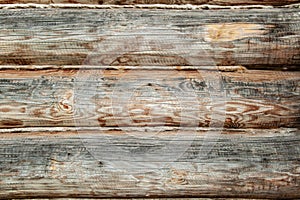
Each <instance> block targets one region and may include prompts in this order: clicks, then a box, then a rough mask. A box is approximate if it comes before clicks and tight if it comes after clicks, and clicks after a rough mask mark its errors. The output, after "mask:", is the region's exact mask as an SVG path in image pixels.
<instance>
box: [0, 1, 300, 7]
mask: <svg viewBox="0 0 300 200" xmlns="http://www.w3.org/2000/svg"><path fill="white" fill-rule="evenodd" d="M299 2H300V1H299V0H281V1H278V0H264V1H261V0H230V1H228V0H151V1H150V0H0V3H2V4H11V3H43V4H50V3H71V4H78V3H79V4H100V5H102V4H116V5H134V4H194V5H202V4H211V5H222V6H232V5H273V6H281V5H288V4H293V3H299Z"/></svg>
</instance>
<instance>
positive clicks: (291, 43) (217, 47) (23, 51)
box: [0, 1, 300, 70]
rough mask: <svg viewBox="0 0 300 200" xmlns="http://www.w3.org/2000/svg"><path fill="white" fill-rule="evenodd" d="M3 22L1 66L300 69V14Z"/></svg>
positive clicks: (99, 15)
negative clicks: (183, 66)
mask: <svg viewBox="0 0 300 200" xmlns="http://www.w3.org/2000/svg"><path fill="white" fill-rule="evenodd" d="M264 2H265V1H264ZM0 21H1V23H0V39H1V41H0V64H2V65H26V64H27V65H33V64H36V65H46V64H51V65H82V64H89V65H136V66H141V65H161V66H163V65H165V66H166V65H168V66H176V65H181V66H182V65H190V66H191V65H197V66H199V65H244V66H246V67H248V68H265V69H266V68H268V69H293V70H299V64H300V58H299V55H300V48H299V43H300V42H299V37H300V35H299V33H300V25H299V24H300V11H299V9H259V10H235V11H232V10H219V11H218V12H211V11H205V10H203V11H179V10H168V11H164V12H161V11H157V10H146V9H145V10H135V9H132V10H126V9H125V10H124V9H116V10H80V9H77V10H76V9H59V10H57V9H37V10H34V9H26V10H22V11H20V10H1V11H0Z"/></svg>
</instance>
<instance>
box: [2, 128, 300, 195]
mask: <svg viewBox="0 0 300 200" xmlns="http://www.w3.org/2000/svg"><path fill="white" fill-rule="evenodd" d="M157 128H158V130H159V131H157V130H155V129H153V130H152V131H151V130H150V131H148V132H145V129H144V128H140V129H141V130H139V129H135V130H133V129H130V128H129V129H128V130H124V129H123V130H118V129H115V128H114V129H98V130H84V129H81V130H79V131H75V130H73V131H72V130H69V131H63V132H55V130H51V128H46V129H47V131H44V132H43V131H38V130H37V131H34V130H31V129H28V130H27V131H26V130H22V131H21V130H13V131H10V130H2V131H1V130H0V131H1V137H0V143H1V145H0V155H1V156H0V160H1V162H0V168H1V170H0V174H1V176H0V181H1V184H0V198H23V197H25V198H43V197H46V198H48V197H49V196H51V197H52V198H55V197H56V198H62V197H77V198H78V197H93V198H96V197H112V196H114V197H115V198H117V197H127V198H129V197H145V196H146V197H223V198H224V197H227V198H233V197H235V198H276V199H292V198H295V199H297V198H300V196H299V195H300V194H299V186H300V168H299V164H300V160H299V155H300V132H299V129H288V128H285V129H270V130H258V129H257V130H253V129H247V130H242V129H241V130H223V131H222V133H221V134H215V133H216V132H218V131H217V129H215V130H213V129H212V130H209V129H198V130H193V129H194V128H192V130H190V131H188V130H186V131H185V132H184V133H182V134H177V132H178V130H176V128H173V130H165V129H161V128H159V127H157ZM126 131H127V132H126ZM207 131H209V133H207ZM136 132H138V134H135V133H136ZM141 133H142V134H141ZM133 135H134V136H133ZM138 135H139V136H138ZM191 135H193V136H192V137H190V136H191ZM209 136H211V137H209ZM181 137H183V138H185V140H183V139H182V138H181ZM207 141H209V145H205V144H207V143H208V142H207ZM185 142H191V145H190V146H188V147H187V149H186V150H185V151H184V152H178V151H179V149H181V146H182V145H183V144H184V143H185ZM170 143H172V145H173V146H172V145H171V147H172V149H171V150H172V151H163V150H162V149H163V147H165V146H169V147H170ZM175 147H176V148H175ZM170 152H172V153H171V154H168V153H170ZM178 154H179V155H180V156H179V157H178V158H177V156H178ZM99 155H101V157H99ZM144 155H147V156H144ZM151 155H152V156H153V157H155V158H156V159H157V160H156V161H157V162H155V161H154V160H151ZM143 156H144V159H142V160H139V159H141V158H142V157H143ZM166 156H168V158H169V159H170V160H167V161H161V160H160V158H165V157H166ZM117 157H118V160H115V159H116V158H117ZM173 158H176V159H174V160H172V159H173ZM161 162H162V163H163V164H165V165H160V164H161ZM120 163H122V164H120ZM118 164H119V165H118ZM141 166H144V167H141ZM128 167H130V168H128Z"/></svg>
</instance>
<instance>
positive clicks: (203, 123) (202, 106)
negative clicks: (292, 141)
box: [0, 66, 300, 128]
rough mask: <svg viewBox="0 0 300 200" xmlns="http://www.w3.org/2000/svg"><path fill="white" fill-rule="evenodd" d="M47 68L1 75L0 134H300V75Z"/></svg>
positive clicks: (0, 72) (1, 72) (185, 69)
mask: <svg viewBox="0 0 300 200" xmlns="http://www.w3.org/2000/svg"><path fill="white" fill-rule="evenodd" d="M17 67H18V66H17ZM44 67H45V68H44V69H41V68H43V67H38V66H37V67H32V66H28V68H27V70H26V66H22V67H21V68H22V69H15V70H14V69H12V66H11V67H8V66H6V67H4V68H6V70H4V69H2V70H0V113H1V114H0V127H1V128H6V127H38V126H61V127H64V126H77V127H80V126H92V127H99V126H104V127H108V126H116V127H117V126H120V127H123V126H138V127H140V126H148V127H152V126H193V127H198V126H200V127H227V128H279V127H299V118H300V112H299V110H300V107H299V106H300V105H299V99H300V96H299V79H300V72H276V71H268V70H267V71H263V70H259V71H256V70H246V71H245V69H244V68H241V69H242V71H239V68H238V67H229V68H224V67H223V68H222V69H221V70H222V71H223V72H220V71H218V70H217V69H218V68H215V71H213V70H208V69H213V67H203V68H204V69H205V70H203V69H202V67H201V66H198V67H195V66H192V67H191V68H188V67H187V66H185V67H182V68H181V67H180V66H177V67H176V68H172V67H166V68H165V67H159V66H156V67H152V68H151V66H148V67H147V66H144V67H140V69H136V68H135V67H130V66H125V67H107V69H105V68H104V67H96V68H94V69H93V68H90V67H91V66H80V68H78V66H75V67H74V69H72V68H71V67H70V66H69V67H68V66H65V67H64V66H61V69H55V67H54V68H53V69H51V66H44ZM9 68H10V69H9ZM35 68H36V69H39V70H35ZM97 68H98V69H97ZM143 68H144V69H143ZM162 69H163V70H162ZM230 70H233V71H230ZM235 70H238V71H237V72H234V71H235Z"/></svg>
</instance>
